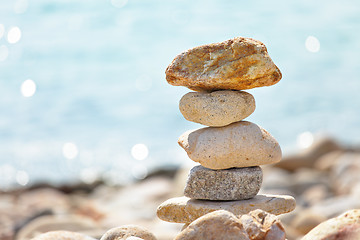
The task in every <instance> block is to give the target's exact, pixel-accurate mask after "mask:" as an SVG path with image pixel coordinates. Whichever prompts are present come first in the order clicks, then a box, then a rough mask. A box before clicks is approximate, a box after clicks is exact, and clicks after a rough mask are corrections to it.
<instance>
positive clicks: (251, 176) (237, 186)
mask: <svg viewBox="0 0 360 240" xmlns="http://www.w3.org/2000/svg"><path fill="white" fill-rule="evenodd" d="M261 183H262V170H261V168H260V167H247V168H231V169H225V170H212V169H208V168H205V167H203V166H201V165H200V166H195V167H193V168H192V169H191V171H190V174H189V177H188V180H187V183H186V186H185V190H184V195H185V196H186V197H189V198H194V199H204V200H243V199H249V198H252V197H254V196H255V195H256V194H257V193H258V192H259V190H260V187H261Z"/></svg>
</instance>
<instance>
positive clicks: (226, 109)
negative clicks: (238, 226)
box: [157, 37, 295, 224]
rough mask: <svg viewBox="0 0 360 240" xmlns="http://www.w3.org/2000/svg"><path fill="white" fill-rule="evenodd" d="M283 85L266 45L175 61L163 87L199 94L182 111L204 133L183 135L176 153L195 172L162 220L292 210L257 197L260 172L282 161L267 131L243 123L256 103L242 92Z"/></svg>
mask: <svg viewBox="0 0 360 240" xmlns="http://www.w3.org/2000/svg"><path fill="white" fill-rule="evenodd" d="M280 79H281V72H280V70H279V69H278V68H277V67H276V65H275V64H274V63H273V61H272V60H271V58H270V57H269V55H268V52H267V49H266V47H265V45H264V44H263V43H261V42H260V41H257V40H254V39H251V38H243V37H237V38H234V39H230V40H227V41H225V42H221V43H215V44H209V45H204V46H199V47H196V48H193V49H190V50H187V51H185V52H183V53H181V54H179V55H178V56H176V57H175V59H174V60H173V62H172V63H171V64H170V65H169V66H168V68H167V69H166V80H167V81H168V82H169V83H170V84H171V85H175V86H185V87H188V88H189V89H192V90H194V91H196V92H189V93H187V94H185V95H184V96H183V97H182V99H181V100H180V107H179V108H180V111H181V113H182V115H183V116H184V117H185V119H187V120H189V121H192V122H196V123H200V124H203V125H206V126H208V127H205V128H201V129H197V130H193V131H188V132H185V133H184V134H183V135H181V136H180V138H179V140H178V143H179V144H180V146H181V147H182V148H184V149H185V151H186V152H187V154H188V156H189V158H190V159H191V160H193V161H195V162H198V163H200V165H198V166H195V167H194V168H192V169H191V171H190V174H189V177H188V180H187V183H186V187H185V190H184V195H185V196H184V197H178V198H172V199H169V200H167V201H165V202H164V203H162V204H161V205H160V206H159V207H158V209H157V215H158V217H159V218H160V219H162V220H164V221H168V222H176V223H185V224H189V223H191V222H193V221H194V220H196V219H197V218H199V217H201V216H203V215H205V214H207V213H209V212H213V211H216V210H227V211H229V212H232V213H233V214H235V215H242V214H247V213H249V212H250V211H252V210H255V209H261V210H264V211H266V212H269V213H272V214H275V215H279V214H282V213H287V212H290V211H292V210H293V209H294V208H295V200H294V198H293V197H291V196H285V195H257V193H258V192H259V190H260V187H261V184H262V170H261V168H260V167H259V166H260V165H265V164H272V163H276V162H279V161H280V160H281V149H280V146H279V144H278V142H277V141H276V140H275V139H274V137H272V136H271V135H270V134H269V133H268V132H267V131H266V130H264V129H263V128H261V127H259V126H257V125H256V124H254V123H251V122H247V121H242V120H243V119H244V118H246V117H248V116H249V115H251V114H252V113H253V112H254V110H255V100H254V97H253V96H252V95H251V94H250V93H247V92H244V91H241V90H244V89H251V88H255V87H263V86H270V85H273V84H275V83H277V82H278V81H280Z"/></svg>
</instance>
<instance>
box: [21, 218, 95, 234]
mask: <svg viewBox="0 0 360 240" xmlns="http://www.w3.org/2000/svg"><path fill="white" fill-rule="evenodd" d="M57 230H63V231H68V232H77V233H82V234H85V235H89V236H92V237H94V236H93V235H91V234H88V233H90V232H91V233H96V232H99V231H101V230H102V229H101V228H100V225H99V224H98V223H97V222H95V221H93V220H92V219H90V218H87V217H83V216H79V215H75V214H59V215H48V216H40V217H37V218H35V219H33V220H32V221H30V222H29V223H28V224H25V225H24V226H22V227H21V228H20V229H19V231H18V232H17V237H18V238H19V239H30V238H32V237H34V236H36V234H39V233H47V232H54V231H57ZM64 234H65V235H66V234H67V233H64ZM59 236H62V235H59ZM76 239H77V238H76Z"/></svg>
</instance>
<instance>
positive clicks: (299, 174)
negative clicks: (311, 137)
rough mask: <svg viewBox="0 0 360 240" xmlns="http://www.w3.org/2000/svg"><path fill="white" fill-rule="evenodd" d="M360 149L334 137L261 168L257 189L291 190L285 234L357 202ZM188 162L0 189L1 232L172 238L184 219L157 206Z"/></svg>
mask: <svg viewBox="0 0 360 240" xmlns="http://www.w3.org/2000/svg"><path fill="white" fill-rule="evenodd" d="M359 171H360V148H356V147H352V148H350V147H346V146H343V145H341V144H340V143H338V142H337V141H336V140H334V139H331V138H326V137H322V138H319V139H316V140H315V141H314V142H313V144H312V145H310V146H309V147H308V148H306V149H304V150H302V151H299V152H297V153H296V154H293V155H287V156H286V155H285V156H284V157H283V159H282V161H281V162H280V163H278V164H275V165H270V166H268V167H265V168H264V169H263V174H264V179H267V180H266V181H264V182H263V185H262V187H261V189H260V193H263V194H266V193H271V194H287V195H290V196H293V197H295V199H296V202H297V207H296V209H295V210H294V211H293V212H291V213H287V214H283V215H280V216H279V218H280V220H281V222H282V224H283V225H284V227H285V231H286V237H287V239H289V240H292V239H300V238H301V237H302V236H303V235H305V234H306V233H308V232H309V231H310V230H311V229H313V228H314V227H315V226H317V225H318V224H320V223H322V222H324V221H325V220H327V219H330V218H333V217H336V216H338V215H340V214H342V213H344V212H346V211H347V210H350V209H359V208H360V176H359V174H358V172H359ZM188 172H189V168H179V169H176V170H166V171H159V172H158V173H154V174H152V175H151V176H150V177H148V178H146V179H144V180H142V181H139V182H136V183H133V184H131V185H128V186H124V187H110V186H106V185H104V184H101V181H99V183H98V184H94V185H82V184H77V185H72V186H62V187H59V186H56V187H55V186H46V185H38V186H33V187H31V188H28V189H20V190H19V189H18V190H13V191H8V192H3V193H1V194H0V239H1V240H10V239H16V240H25V239H31V238H32V237H34V236H36V235H38V234H39V233H43V232H48V231H53V230H67V231H74V232H79V233H84V234H86V235H88V236H91V237H93V238H95V239H100V238H101V236H102V235H103V234H104V233H105V232H106V231H108V230H109V229H110V228H113V227H118V226H122V225H128V224H136V225H139V226H142V227H145V228H147V229H148V230H149V231H150V232H152V233H153V234H154V235H155V236H156V238H157V239H159V240H162V239H163V240H170V239H174V238H175V237H176V236H177V235H178V234H179V233H180V230H181V228H182V226H183V224H177V223H167V222H164V221H161V220H160V219H158V218H157V217H156V209H157V206H158V205H159V204H160V203H162V202H164V201H165V200H166V199H168V198H170V197H179V196H182V195H183V189H184V187H185V182H186V178H187V174H188Z"/></svg>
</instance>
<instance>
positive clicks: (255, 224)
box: [239, 209, 285, 240]
mask: <svg viewBox="0 0 360 240" xmlns="http://www.w3.org/2000/svg"><path fill="white" fill-rule="evenodd" d="M239 218H240V222H241V223H242V225H243V227H244V229H245V231H246V232H247V234H248V236H249V238H250V239H251V240H285V229H284V226H283V225H282V224H281V222H280V220H279V219H278V218H277V217H276V216H275V215H273V214H270V213H268V212H265V211H263V210H261V209H256V210H254V211H251V212H249V213H248V214H245V215H242V216H240V217H239Z"/></svg>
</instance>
